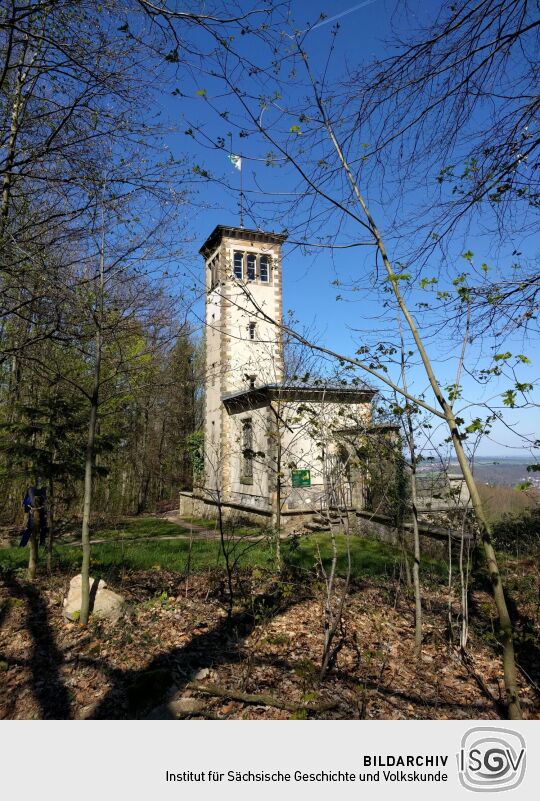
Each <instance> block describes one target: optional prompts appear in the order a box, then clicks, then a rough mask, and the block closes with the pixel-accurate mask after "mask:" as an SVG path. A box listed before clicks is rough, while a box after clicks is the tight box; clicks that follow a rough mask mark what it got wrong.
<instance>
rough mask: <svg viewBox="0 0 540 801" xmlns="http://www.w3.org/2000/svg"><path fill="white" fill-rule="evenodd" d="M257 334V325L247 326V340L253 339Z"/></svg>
mask: <svg viewBox="0 0 540 801" xmlns="http://www.w3.org/2000/svg"><path fill="white" fill-rule="evenodd" d="M256 334H257V323H250V324H249V338H250V339H252V340H253V339H255V338H256Z"/></svg>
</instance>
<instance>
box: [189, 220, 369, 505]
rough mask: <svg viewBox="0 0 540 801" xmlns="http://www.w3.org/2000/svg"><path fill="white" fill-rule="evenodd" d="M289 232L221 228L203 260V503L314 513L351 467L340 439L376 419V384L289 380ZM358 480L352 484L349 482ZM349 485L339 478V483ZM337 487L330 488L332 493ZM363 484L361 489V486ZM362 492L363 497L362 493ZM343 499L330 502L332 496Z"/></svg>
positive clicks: (350, 498)
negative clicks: (285, 325)
mask: <svg viewBox="0 0 540 801" xmlns="http://www.w3.org/2000/svg"><path fill="white" fill-rule="evenodd" d="M285 240H286V236H285V235H284V234H275V233H270V232H265V231H254V230H248V229H245V228H237V227H229V226H223V225H218V226H217V227H216V228H215V229H214V230H213V231H212V233H211V234H210V236H209V237H208V239H207V240H206V242H205V243H204V245H203V246H202V248H201V249H200V253H201V255H202V256H203V258H204V265H205V287H206V304H205V362H206V365H205V422H204V478H203V479H202V481H201V486H200V487H198V488H196V492H194V497H195V495H196V493H198V495H197V497H198V500H199V501H201V502H202V503H203V504H206V505H209V506H212V505H213V506H215V504H216V503H219V504H221V505H222V506H223V507H224V508H229V509H233V510H240V511H242V512H246V513H254V514H258V515H263V516H266V517H268V516H272V517H273V518H274V519H275V517H276V514H278V513H279V516H280V519H281V520H283V519H284V518H285V517H286V516H287V515H298V514H301V513H307V514H309V513H311V512H314V511H316V508H317V507H318V506H320V505H321V503H322V499H323V497H324V499H325V503H326V504H329V503H331V502H332V499H331V498H330V497H329V493H330V495H331V494H332V492H335V486H334V484H335V477H336V475H337V470H338V468H339V472H340V475H341V477H343V476H344V475H345V473H346V475H347V482H348V488H347V492H346V495H347V497H346V498H345V499H344V502H346V503H348V504H349V505H350V504H351V503H352V502H353V495H354V494H355V491H354V488H353V486H352V484H351V476H352V475H353V473H354V470H353V469H348V470H345V469H344V467H343V465H344V464H345V462H347V453H348V452H349V451H348V450H347V447H348V446H346V445H344V442H345V440H346V439H347V438H349V439H350V438H351V437H352V436H354V435H355V434H354V432H355V431H356V432H358V431H360V430H361V429H365V427H366V426H368V425H369V423H370V418H371V401H372V398H373V395H374V394H375V393H374V391H373V390H371V389H368V388H366V387H363V386H359V387H355V386H346V387H344V386H327V385H324V384H323V383H322V382H321V381H319V382H318V383H317V384H316V385H305V384H300V383H289V384H287V383H285V381H284V376H285V371H284V362H283V358H284V357H283V342H282V333H281V328H280V325H281V323H282V257H281V248H282V245H283V243H284V242H285ZM353 483H354V482H353ZM342 485H343V482H342V481H341V482H340V486H342ZM332 486H334V489H332ZM357 489H358V487H357ZM356 494H358V493H356ZM336 500H337V499H336V498H334V501H336Z"/></svg>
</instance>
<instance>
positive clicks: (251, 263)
mask: <svg viewBox="0 0 540 801" xmlns="http://www.w3.org/2000/svg"><path fill="white" fill-rule="evenodd" d="M256 263H257V257H256V256H255V254H254V253H248V255H247V279H248V281H254V280H255V265H256Z"/></svg>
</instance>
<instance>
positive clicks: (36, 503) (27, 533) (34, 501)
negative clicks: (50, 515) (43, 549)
mask: <svg viewBox="0 0 540 801" xmlns="http://www.w3.org/2000/svg"><path fill="white" fill-rule="evenodd" d="M45 501H46V491H45V488H44V487H43V488H41V489H37V488H36V487H28V489H27V490H26V494H25V496H24V499H23V503H22V505H23V509H24V511H25V513H26V514H27V515H28V518H27V521H26V528H25V530H24V531H23V534H22V537H21V541H20V547H21V548H24V546H25V545H27V544H28V541H29V540H30V537H31V536H32V526H33V523H34V514H37V515H38V516H39V544H40V545H44V544H45V539H46V536H47V510H46V506H45Z"/></svg>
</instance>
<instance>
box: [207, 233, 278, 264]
mask: <svg viewBox="0 0 540 801" xmlns="http://www.w3.org/2000/svg"><path fill="white" fill-rule="evenodd" d="M225 236H226V237H229V238H231V239H241V240H244V241H245V242H250V243H254V242H265V243H266V244H269V245H282V244H283V242H285V240H286V239H287V234H275V233H273V232H272V231H254V230H253V229H251V228H236V227H235V226H233V225H216V227H215V228H214V230H213V231H212V233H211V234H210V236H209V237H208V239H207V240H206V242H205V243H204V245H203V246H202V247H201V249H200V250H199V253H201V254H202V255H203V256H205V257H206V256H209V255H210V253H212V251H214V250H215V249H216V248H217V246H218V245H219V243H220V242H221V240H222V239H223V237H225Z"/></svg>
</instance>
